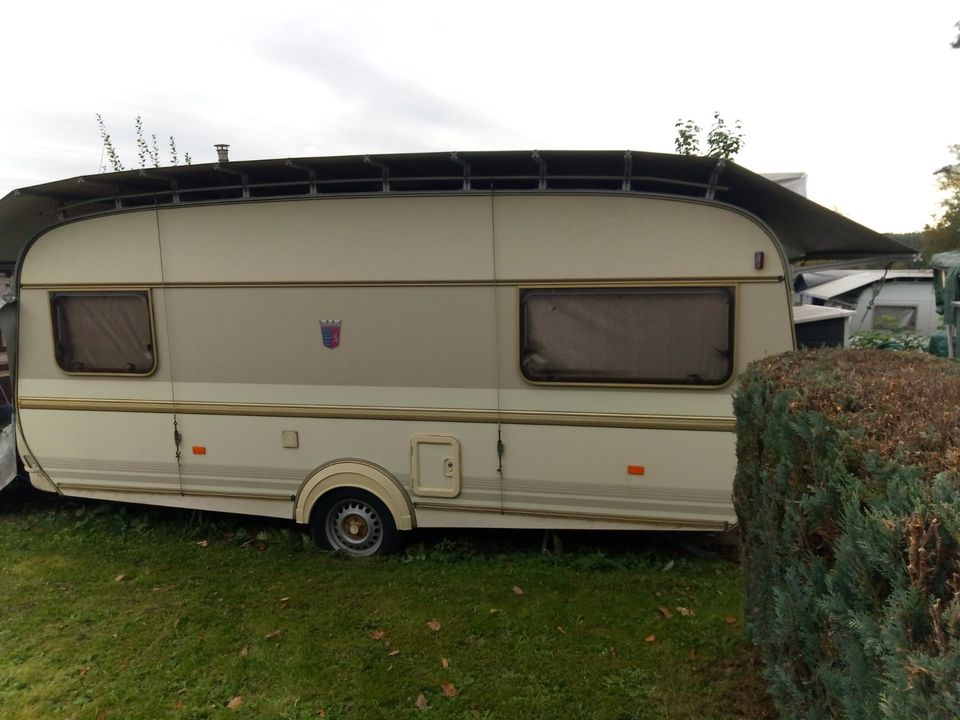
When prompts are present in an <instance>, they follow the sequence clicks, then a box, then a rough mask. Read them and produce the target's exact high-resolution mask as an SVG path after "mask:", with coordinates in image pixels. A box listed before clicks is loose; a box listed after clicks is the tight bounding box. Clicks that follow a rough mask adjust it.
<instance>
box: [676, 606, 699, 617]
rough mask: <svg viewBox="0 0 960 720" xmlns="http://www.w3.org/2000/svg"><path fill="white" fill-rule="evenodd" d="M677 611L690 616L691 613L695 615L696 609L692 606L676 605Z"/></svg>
mask: <svg viewBox="0 0 960 720" xmlns="http://www.w3.org/2000/svg"><path fill="white" fill-rule="evenodd" d="M677 612H678V613H680V614H681V615H683V616H684V617H690V616H691V615H696V614H697V611H696V610H694V609H693V608H685V607H678V608H677Z"/></svg>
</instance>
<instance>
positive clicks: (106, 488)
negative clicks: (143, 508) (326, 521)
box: [56, 482, 295, 502]
mask: <svg viewBox="0 0 960 720" xmlns="http://www.w3.org/2000/svg"><path fill="white" fill-rule="evenodd" d="M56 485H57V487H58V488H59V489H60V490H66V491H68V492H69V491H73V490H76V491H79V492H119V493H142V494H144V495H186V496H191V497H222V498H233V499H237V500H278V501H283V502H292V501H293V500H294V498H295V496H294V495H292V494H290V493H235V492H217V491H216V490H189V489H184V490H181V489H180V488H179V487H175V486H170V487H167V488H158V487H141V486H138V485H102V484H100V485H93V484H89V483H72V482H58V483H56Z"/></svg>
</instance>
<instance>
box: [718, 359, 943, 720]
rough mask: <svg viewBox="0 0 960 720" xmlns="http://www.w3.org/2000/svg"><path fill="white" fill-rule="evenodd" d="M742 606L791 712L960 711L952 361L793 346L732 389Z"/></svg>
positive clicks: (923, 714)
mask: <svg viewBox="0 0 960 720" xmlns="http://www.w3.org/2000/svg"><path fill="white" fill-rule="evenodd" d="M735 410H736V415H737V456H738V468H737V477H736V480H735V484H734V502H735V505H736V509H737V514H738V517H739V519H740V523H741V537H742V546H741V547H742V556H743V573H744V582H745V604H746V608H745V615H746V618H747V627H748V631H749V633H750V636H751V639H752V640H753V641H754V643H756V644H757V645H758V646H759V647H760V651H761V655H762V657H763V660H764V666H765V670H764V673H765V676H766V678H767V681H768V683H769V685H770V690H771V694H772V695H773V697H774V700H775V702H776V703H777V705H778V707H779V709H780V712H781V714H782V716H783V717H784V718H787V719H789V718H804V719H807V720H813V719H819V718H849V719H850V720H853V719H856V720H861V719H864V720H866V719H867V718H870V719H872V718H877V717H886V718H956V717H960V483H958V479H960V473H958V471H960V450H958V446H960V370H958V368H957V367H956V364H955V363H949V362H944V361H941V360H938V359H934V358H932V357H931V356H929V355H922V354H919V353H884V352H880V351H876V350H844V351H820V352H815V353H812V352H804V353H788V354H786V355H781V356H778V357H775V358H768V359H766V360H763V361H760V362H758V363H755V364H753V365H752V366H751V367H750V369H749V370H748V372H747V373H746V374H745V375H744V376H743V378H742V380H741V384H740V387H739V389H738V392H737V395H736V398H735Z"/></svg>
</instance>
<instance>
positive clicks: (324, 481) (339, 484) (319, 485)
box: [293, 458, 416, 530]
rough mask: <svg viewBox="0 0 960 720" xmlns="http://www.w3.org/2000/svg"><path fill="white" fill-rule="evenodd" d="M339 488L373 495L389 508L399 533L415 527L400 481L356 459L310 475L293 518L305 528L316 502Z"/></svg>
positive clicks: (322, 467) (301, 487)
mask: <svg viewBox="0 0 960 720" xmlns="http://www.w3.org/2000/svg"><path fill="white" fill-rule="evenodd" d="M339 488H357V489H360V490H365V491H366V492H369V493H370V494H372V495H373V496H374V497H376V498H377V499H378V500H380V502H382V503H383V504H384V505H386V507H387V510H389V511H390V514H391V515H392V516H393V522H394V524H395V525H396V527H397V530H413V529H414V528H415V527H416V516H415V514H414V511H413V503H411V502H410V497H409V496H408V495H407V491H406V490H405V489H404V487H403V485H401V484H400V481H399V480H397V478H395V477H394V476H393V475H392V474H391V473H389V472H388V471H387V470H385V469H384V468H382V467H380V466H379V465H375V464H374V463H371V462H367V461H366V460H357V459H354V458H344V459H340V460H332V461H330V462H328V463H325V464H323V465H321V466H320V467H318V468H317V469H316V470H314V471H313V472H312V473H310V475H309V476H308V477H307V479H306V480H305V481H304V483H303V485H301V486H300V491H299V492H298V493H297V497H296V500H295V502H294V510H293V519H294V520H295V521H296V522H298V523H300V524H303V525H305V524H307V523H309V522H310V515H311V514H312V513H313V509H314V508H315V507H316V505H317V503H318V502H320V500H321V499H322V498H323V496H324V495H326V494H327V493H328V492H330V491H331V490H337V489H339Z"/></svg>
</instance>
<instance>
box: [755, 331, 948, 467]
mask: <svg viewBox="0 0 960 720" xmlns="http://www.w3.org/2000/svg"><path fill="white" fill-rule="evenodd" d="M759 364H760V366H761V367H762V368H763V370H764V374H765V375H766V376H767V377H768V378H770V379H771V380H772V381H773V382H774V384H775V385H777V386H779V388H780V389H792V390H794V391H796V392H797V393H798V394H799V398H798V400H797V406H798V407H799V406H802V407H803V408H804V409H807V410H813V411H815V412H819V413H821V414H823V415H824V416H826V417H827V418H828V419H829V420H830V421H831V422H832V423H834V424H835V425H836V426H838V427H845V428H847V429H849V430H851V431H852V432H851V434H850V441H851V442H852V443H855V444H856V445H858V447H857V450H859V451H869V450H873V451H875V452H876V453H877V454H879V455H880V456H881V457H884V458H888V459H891V460H896V461H898V462H900V463H902V464H904V465H910V466H915V467H920V468H922V469H923V470H924V472H925V474H928V476H929V477H933V475H935V474H937V473H939V472H943V471H949V472H960V363H957V362H956V361H951V360H943V359H939V358H935V357H933V356H931V355H925V354H922V353H913V352H891V351H886V350H872V349H863V350H841V351H836V350H831V351H826V350H824V351H816V352H800V353H790V354H787V355H779V356H776V357H771V358H767V359H765V360H763V361H761V362H760V363H759Z"/></svg>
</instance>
